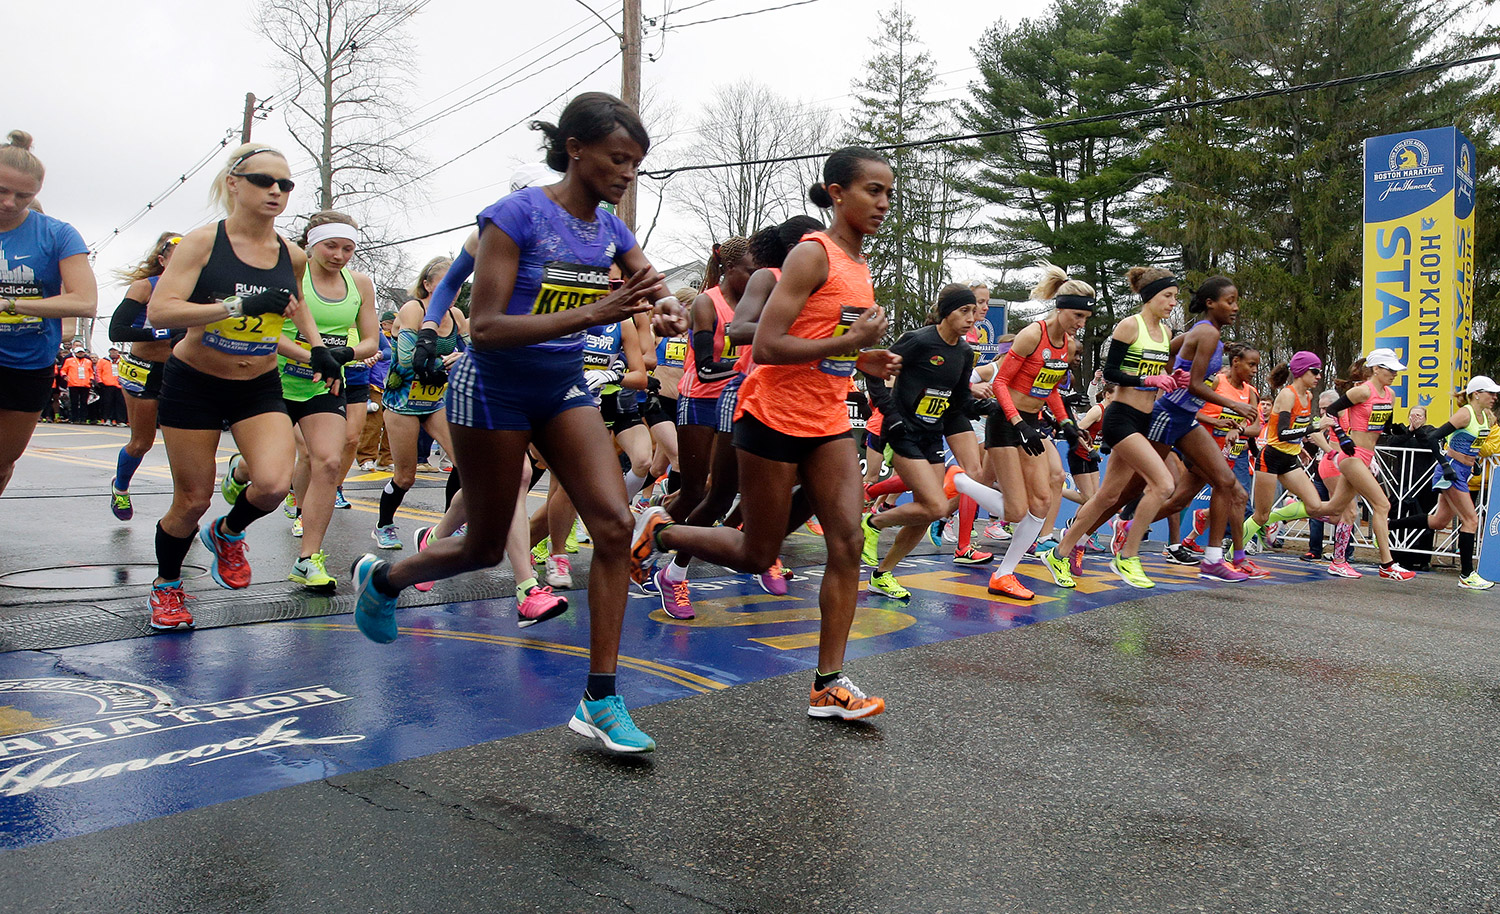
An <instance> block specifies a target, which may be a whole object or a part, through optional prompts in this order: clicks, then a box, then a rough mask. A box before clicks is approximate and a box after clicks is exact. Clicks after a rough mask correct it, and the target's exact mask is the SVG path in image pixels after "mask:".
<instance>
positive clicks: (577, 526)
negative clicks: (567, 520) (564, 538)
mask: <svg viewBox="0 0 1500 914" xmlns="http://www.w3.org/2000/svg"><path fill="white" fill-rule="evenodd" d="M572 538H573V545H575V546H576V545H578V544H579V543H592V542H593V541H594V539H593V537H591V536H589V528H588V527H585V526H584V525H583V521H582V520H580V519H578V518H576V517H575V518H573V530H572ZM566 551H568V552H577V551H578V550H577V549H568V550H566Z"/></svg>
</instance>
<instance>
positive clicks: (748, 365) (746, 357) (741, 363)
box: [734, 267, 781, 375]
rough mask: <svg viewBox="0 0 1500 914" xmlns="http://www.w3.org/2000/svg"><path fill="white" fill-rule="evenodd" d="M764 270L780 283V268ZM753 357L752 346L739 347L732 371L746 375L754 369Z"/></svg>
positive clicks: (753, 349)
mask: <svg viewBox="0 0 1500 914" xmlns="http://www.w3.org/2000/svg"><path fill="white" fill-rule="evenodd" d="M766 269H768V270H770V271H771V275H772V276H775V277H776V281H777V282H781V268H780V267H767V268H766ZM754 355H755V347H754V346H753V345H745V346H741V347H740V357H739V358H738V359H735V362H734V370H735V371H738V372H739V373H740V374H743V375H748V374H749V373H750V372H751V371H752V370H753V369H754V368H755V358H754Z"/></svg>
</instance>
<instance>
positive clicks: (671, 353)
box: [667, 340, 687, 368]
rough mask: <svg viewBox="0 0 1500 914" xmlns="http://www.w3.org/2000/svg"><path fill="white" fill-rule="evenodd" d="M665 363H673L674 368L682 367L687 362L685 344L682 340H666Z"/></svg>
mask: <svg viewBox="0 0 1500 914" xmlns="http://www.w3.org/2000/svg"><path fill="white" fill-rule="evenodd" d="M667 361H668V362H673V363H675V366H674V367H678V368H680V367H682V365H683V363H684V362H686V361H687V343H685V342H683V341H682V340H667Z"/></svg>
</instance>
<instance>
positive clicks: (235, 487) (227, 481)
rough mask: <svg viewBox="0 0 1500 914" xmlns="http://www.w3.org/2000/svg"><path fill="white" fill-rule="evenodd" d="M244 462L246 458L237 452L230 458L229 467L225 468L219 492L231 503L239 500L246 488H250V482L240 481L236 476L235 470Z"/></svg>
mask: <svg viewBox="0 0 1500 914" xmlns="http://www.w3.org/2000/svg"><path fill="white" fill-rule="evenodd" d="M244 462H245V458H243V457H241V456H240V455H239V452H235V454H234V456H233V457H230V458H229V467H228V468H227V469H225V470H224V481H223V482H221V483H219V492H220V493H221V494H223V496H224V500H225V501H227V502H229V503H230V504H231V505H232V504H234V503H235V502H237V501H239V500H240V496H241V495H243V494H244V492H245V490H246V489H248V488H250V483H249V482H240V481H239V480H238V479H235V478H234V471H235V470H236V469H238V468H239V465H240V464H241V463H244Z"/></svg>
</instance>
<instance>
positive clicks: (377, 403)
mask: <svg viewBox="0 0 1500 914" xmlns="http://www.w3.org/2000/svg"><path fill="white" fill-rule="evenodd" d="M395 325H396V312H394V311H387V312H385V313H384V314H382V315H380V354H379V355H377V356H376V357H375V361H374V362H372V363H371V364H370V405H369V406H368V407H366V408H367V409H369V411H370V412H371V413H372V414H378V413H379V412H380V411H381V409H382V408H383V407H384V396H385V376H386V372H388V371H390V370H391V333H392V332H393V331H394V328H395ZM354 458H355V460H357V461H358V462H359V468H360V469H361V470H365V471H367V472H368V471H370V470H375V469H388V468H390V467H391V466H392V465H393V463H394V461H392V459H391V446H390V443H389V442H387V441H386V438H385V423H384V422H383V421H381V417H380V416H379V415H371V416H370V418H369V421H367V422H366V423H365V427H364V431H363V432H362V433H361V434H360V436H359V449H358V450H357V451H356V452H355V455H354Z"/></svg>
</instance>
